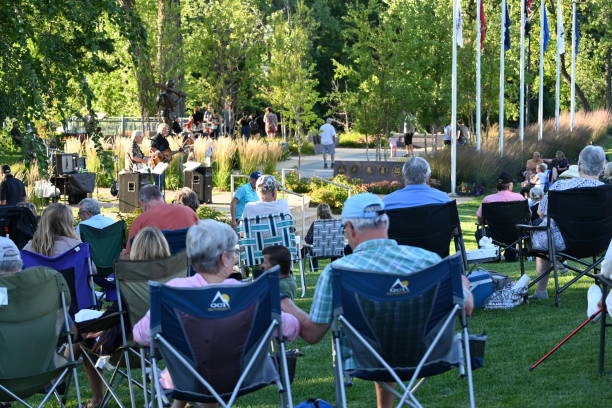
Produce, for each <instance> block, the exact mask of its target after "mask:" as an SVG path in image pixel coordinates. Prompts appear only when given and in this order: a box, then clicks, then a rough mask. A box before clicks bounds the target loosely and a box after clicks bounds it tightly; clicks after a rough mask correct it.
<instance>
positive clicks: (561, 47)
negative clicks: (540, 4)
mask: <svg viewBox="0 0 612 408" xmlns="http://www.w3.org/2000/svg"><path fill="white" fill-rule="evenodd" d="M557 53H559V55H561V54H564V53H565V26H564V25H563V18H560V19H559V21H558V22H557Z"/></svg>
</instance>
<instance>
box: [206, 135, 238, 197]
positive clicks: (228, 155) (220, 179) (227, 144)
mask: <svg viewBox="0 0 612 408" xmlns="http://www.w3.org/2000/svg"><path fill="white" fill-rule="evenodd" d="M236 149H237V145H236V142H235V141H234V140H233V139H232V138H230V137H220V138H218V139H217V140H215V141H214V142H213V155H212V158H213V183H214V185H215V186H216V187H218V188H220V189H222V190H224V191H227V190H229V187H230V176H231V174H232V168H233V164H234V155H235V153H236Z"/></svg>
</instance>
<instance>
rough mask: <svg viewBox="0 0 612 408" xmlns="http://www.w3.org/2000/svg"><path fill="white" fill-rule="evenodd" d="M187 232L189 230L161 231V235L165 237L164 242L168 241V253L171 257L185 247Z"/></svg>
mask: <svg viewBox="0 0 612 408" xmlns="http://www.w3.org/2000/svg"><path fill="white" fill-rule="evenodd" d="M187 231H189V228H183V229H178V230H163V231H162V234H164V237H166V241H168V246H169V247H170V253H171V254H172V255H175V254H178V253H179V252H181V251H184V250H185V248H186V247H187Z"/></svg>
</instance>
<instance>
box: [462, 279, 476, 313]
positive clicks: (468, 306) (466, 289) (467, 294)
mask: <svg viewBox="0 0 612 408" xmlns="http://www.w3.org/2000/svg"><path fill="white" fill-rule="evenodd" d="M461 283H462V284H463V297H464V300H463V307H464V308H465V314H466V315H468V316H471V315H472V312H473V311H474V295H472V291H471V289H470V281H469V280H468V278H467V276H465V275H461Z"/></svg>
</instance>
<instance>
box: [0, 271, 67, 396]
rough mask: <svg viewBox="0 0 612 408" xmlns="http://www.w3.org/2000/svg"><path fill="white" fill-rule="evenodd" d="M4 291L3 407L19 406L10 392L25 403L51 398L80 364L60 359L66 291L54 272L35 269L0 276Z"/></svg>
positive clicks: (0, 316)
mask: <svg viewBox="0 0 612 408" xmlns="http://www.w3.org/2000/svg"><path fill="white" fill-rule="evenodd" d="M0 289H1V290H3V291H4V290H5V291H6V295H7V297H6V299H5V300H6V302H3V303H6V304H2V305H0V333H1V335H0V401H13V400H16V398H14V396H11V395H10V394H9V393H8V392H7V391H6V389H8V390H9V391H10V392H12V393H13V394H15V395H16V396H18V397H19V398H24V399H25V398H28V397H29V396H31V395H33V394H36V393H39V392H42V393H44V392H47V391H44V389H45V387H46V386H48V385H49V384H51V383H52V382H53V380H54V379H56V378H58V377H59V376H60V375H61V376H62V378H64V377H65V375H66V374H67V372H68V370H70V369H71V368H72V367H74V366H75V364H76V363H74V362H71V361H69V360H68V359H66V358H65V357H64V356H62V355H60V354H58V353H57V346H58V339H59V336H60V333H61V332H64V333H65V332H66V322H65V312H64V306H63V305H65V304H69V303H70V291H69V289H68V285H67V284H66V281H65V279H64V278H63V277H62V275H61V274H59V273H57V272H56V271H54V270H52V269H49V268H45V267H33V268H28V269H25V270H23V271H21V272H18V273H14V274H7V275H0ZM62 294H63V298H64V302H62ZM3 387H4V389H3Z"/></svg>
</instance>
